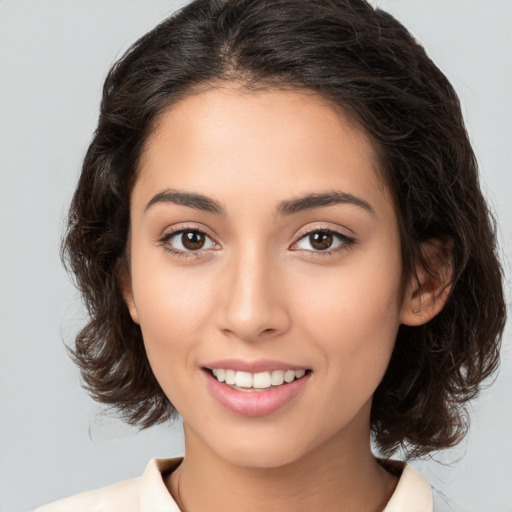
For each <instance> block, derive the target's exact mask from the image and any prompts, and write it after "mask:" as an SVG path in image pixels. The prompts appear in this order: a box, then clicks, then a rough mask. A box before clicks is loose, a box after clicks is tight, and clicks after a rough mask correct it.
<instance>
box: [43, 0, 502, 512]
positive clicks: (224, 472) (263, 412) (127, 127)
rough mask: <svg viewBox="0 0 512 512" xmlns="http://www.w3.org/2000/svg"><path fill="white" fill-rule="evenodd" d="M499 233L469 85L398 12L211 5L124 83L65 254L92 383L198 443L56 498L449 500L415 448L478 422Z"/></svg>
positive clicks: (442, 442)
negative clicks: (403, 459)
mask: <svg viewBox="0 0 512 512" xmlns="http://www.w3.org/2000/svg"><path fill="white" fill-rule="evenodd" d="M494 248H495V238H494V232H493V225H492V222H491V219H490V217H489V214H488V211H487V207H486V204H485V201H484V199H483V198H482V195H481V193H480V189H479V186H478V177H477V170H476V163H475V158H474V154H473V152H472V149H471V146H470V144H469V141H468V138H467V135H466V132H465V130H464V126H463V121H462V116H461V113H460V108H459V104H458V100H457V97H456V95H455V93H454V91H453V89H452V88H451V86H450V84H449V83H448V81H447V80H446V78H445V77H444V76H443V75H442V73H441V72H440V71H439V70H438V69H437V68H436V67H435V65H434V64H433V63H432V62H431V61H430V60H429V59H428V57H427V56H426V55H425V52H424V51H423V49H422V48H421V47H420V46H419V45H418V44H417V43H416V42H415V41H414V40H413V39H412V38H411V36H410V35H409V34H408V33H407V31H406V30H405V29H404V28H403V27H402V26H401V25H400V24H399V23H398V22H397V21H396V20H394V19H393V18H392V17H391V16H389V15H387V14H386V13H384V12H382V11H378V10H377V11H375V10H374V9H373V8H371V7H370V6H369V5H368V4H367V3H366V2H364V1H362V0H361V1H359V0H351V1H347V0H345V1H342V0H338V1H329V2H325V1H299V2H297V1H293V2H291V1H281V0H279V1H265V0H261V1H252V2H249V1H228V2H225V1H196V2H193V3H191V4H189V5H188V6H187V7H185V8H184V9H183V10H181V11H180V12H178V13H176V14H175V15H174V16H172V17H171V18H169V19H168V20H166V21H165V22H163V23H162V24H161V25H159V26H158V27H156V28H155V29H154V30H153V31H151V32H150V33H148V34H147V35H146V36H144V37H143V38H142V39H141V40H139V41H138V42H137V43H136V44H135V45H134V46H133V47H132V48H131V49H130V50H129V51H128V52H127V53H126V54H125V56H124V57H123V58H122V59H121V60H120V61H119V62H118V63H117V64H116V65H115V66H114V67H113V69H112V70H111V72H110V74H109V76H108V77H107V80H106V83H105V88H104V96H103V102H102V109H101V114H100V119H99V124H98V129H97V131H96V134H95V138H94V140H93V141H92V143H91V145H90V147H89V151H88V153H87V155H86V158H85V160H84V165H83V170H82V175H81V178H80V182H79V184H78V188H77V191H76V193H75V196H74V200H73V204H72V207H71V212H70V221H69V230H68V234H67V238H66V242H65V246H64V249H65V254H66V256H67V258H68V262H69V265H70V268H71V269H72V270H73V272H74V273H75V275H76V278H77V282H78V284H79V286H80V289H81V291H82V293H83V295H84V298H85V301H86V304H87V306H88V308H89V313H90V317H91V319H90V322H89V323H88V324H87V325H86V326H85V328H84V329H83V330H82V332H81V333H80V334H79V336H78V338H77V344H76V349H75V353H74V355H75V360H76V362H77V363H78V365H79V366H80V368H81V370H82V375H83V378H84V382H85V383H86V386H87V389H88V390H89V392H90V393H91V394H92V396H93V397H94V398H96V399H97V400H98V401H100V402H102V403H105V404H108V405H111V406H112V407H114V408H117V409H118V410H119V411H121V413H122V414H123V416H124V418H125V419H126V420H127V421H128V422H129V423H131V424H138V425H141V426H142V427H149V426H151V425H154V424H156V423H158V422H162V421H165V420H167V419H169V418H170V417H171V415H173V414H175V413H176V411H178V412H179V414H180V415H181V416H182V418H183V421H184V430H185V445H186V450H185V457H184V459H183V460H181V459H180V460H167V461H153V462H152V463H150V465H149V466H148V469H147V471H146V473H145V474H144V475H143V477H141V478H140V479H135V480H132V481H128V482H123V483H120V484H117V485H115V486H112V487H109V488H105V489H102V490H98V491H91V492H88V493H85V494H83V495H78V496H76V497H72V498H68V499H66V500H63V501H61V502H57V503H56V504H54V505H50V506H48V508H45V507H43V508H42V509H41V510H45V511H46V510H48V511H53V510H79V509H83V510H94V509H95V508H97V507H99V506H102V507H103V509H104V510H168V511H171V510H183V511H188V512H190V511H195V510H219V509H223V510H231V509H233V510H234V509H235V508H236V509H240V508H243V509H244V510H264V509H265V510H266V509H269V508H270V509H273V510H292V509H293V510H308V511H312V510H322V511H327V510H339V509H340V508H342V509H343V510H365V511H366V510H368V511H373V510H375V511H377V510H378V511H380V510H386V511H387V512H390V511H398V510H403V511H406V510H407V511H409V510H415V509H417V510H421V511H423V510H425V511H427V510H433V505H432V491H431V489H430V486H429V485H428V484H427V482H426V481H425V480H423V479H422V477H420V476H419V475H418V474H417V473H415V472H414V471H413V470H412V469H411V468H410V467H409V466H404V465H403V464H401V463H399V462H395V461H393V460H391V456H392V454H393V453H394V452H395V451H396V449H397V448H398V447H402V448H404V449H405V450H406V453H407V454H408V456H410V457H415V456H420V455H425V454H427V453H430V452H432V451H433V450H438V449H442V448H446V447H448V446H453V445H454V444H456V443H457V442H458V441H460V440H461V438H462V437H463V435H464V433H465V429H466V422H465V419H464V409H463V405H464V404H465V403H466V402H467V400H469V399H470V398H472V397H474V396H475V395H476V393H477V392H478V389H479V386H480V384H481V382H482V381H483V380H484V379H485V378H486V377H488V376H489V375H490V374H492V372H493V371H494V370H495V369H496V367H497V364H498V354H499V340H500V336H501V332H502V330H503V324H504V314H505V311H504V309H505V308H504V301H503V293H502V288H501V271H500V266H499V263H498V260H497V258H496V254H495V249H494ZM371 438H373V440H374V441H375V443H376V445H377V447H378V449H379V452H380V453H379V457H378V458H377V457H375V456H374V455H373V453H372V451H371V449H370V440H371ZM436 510H437V509H436Z"/></svg>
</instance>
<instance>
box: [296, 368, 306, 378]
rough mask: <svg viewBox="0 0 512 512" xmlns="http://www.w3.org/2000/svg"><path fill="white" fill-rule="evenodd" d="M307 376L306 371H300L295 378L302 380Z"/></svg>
mask: <svg viewBox="0 0 512 512" xmlns="http://www.w3.org/2000/svg"><path fill="white" fill-rule="evenodd" d="M304 375H306V370H298V371H296V372H295V378H296V379H300V378H301V377H304Z"/></svg>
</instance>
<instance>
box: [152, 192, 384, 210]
mask: <svg viewBox="0 0 512 512" xmlns="http://www.w3.org/2000/svg"><path fill="white" fill-rule="evenodd" d="M158 203H174V204H178V205H183V206H188V207H190V208H195V209H197V210H201V211H205V212H208V213H214V214H217V215H223V216H225V215H226V211H225V209H224V208H223V207H222V205H221V204H220V203H219V202H218V201H216V200H214V199H211V198H210V197H208V196H205V195H203V194H196V193H194V192H183V191H179V190H172V189H169V190H164V191H163V192H160V193H158V194H156V195H155V196H153V197H152V198H151V200H150V201H149V202H148V204H147V205H146V208H145V210H148V209H149V208H150V207H151V206H153V205H155V204H158ZM337 204H351V205H354V206H358V207H360V208H362V209H364V210H366V211H368V212H370V213H372V214H375V210H374V209H373V208H372V206H371V205H370V204H369V203H368V202H367V201H365V200H364V199H361V198H359V197H356V196H354V195H352V194H347V193H346V192H342V191H340V190H330V191H328V192H324V193H318V194H307V195H305V196H302V197H299V198H297V199H291V200H286V201H282V202H281V203H279V205H278V207H277V209H276V212H277V214H278V215H282V216H286V215H292V214H294V213H298V212H301V211H305V210H312V209H314V208H320V207H323V206H333V205H337Z"/></svg>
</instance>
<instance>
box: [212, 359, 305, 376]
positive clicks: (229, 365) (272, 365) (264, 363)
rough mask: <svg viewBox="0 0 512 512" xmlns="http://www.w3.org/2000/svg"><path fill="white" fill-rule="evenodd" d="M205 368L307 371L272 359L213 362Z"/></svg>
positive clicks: (245, 370) (253, 371)
mask: <svg viewBox="0 0 512 512" xmlns="http://www.w3.org/2000/svg"><path fill="white" fill-rule="evenodd" d="M204 368H208V369H209V370H214V369H218V368H222V369H224V370H235V371H239V372H249V373H260V372H270V371H273V370H284V371H286V370H293V371H298V370H307V369H308V368H306V367H305V366H301V365H296V364H290V363H285V362H283V361H275V360H271V359H257V360H254V361H245V360H243V359H222V360H218V361H211V362H209V363H207V364H205V365H204Z"/></svg>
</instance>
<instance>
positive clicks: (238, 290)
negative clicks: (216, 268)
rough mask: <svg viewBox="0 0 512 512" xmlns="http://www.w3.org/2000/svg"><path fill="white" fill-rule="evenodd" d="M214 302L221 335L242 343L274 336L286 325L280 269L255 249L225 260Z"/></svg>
mask: <svg viewBox="0 0 512 512" xmlns="http://www.w3.org/2000/svg"><path fill="white" fill-rule="evenodd" d="M218 305H219V308H220V312H219V313H220V315H219V318H220V328H221V330H222V331H223V332H224V334H226V335H228V336H234V337H236V338H239V339H240V340H243V341H246V342H255V341H259V340H262V339H267V338H273V337H276V336H278V335H279V334H282V333H284V332H286V330H287V329H288V328H289V326H290V317H289V312H288V310H287V307H286V305H287V300H286V286H284V279H283V276H282V272H280V271H279V268H277V264H276V262H273V261H272V260H271V258H266V257H265V256H263V255H262V253H261V251H258V250H257V249H256V248H253V249H252V250H251V249H249V250H247V251H244V254H243V255H242V254H240V255H239V256H238V257H236V258H233V260H232V261H231V262H230V263H229V268H227V269H225V272H224V273H223V279H222V289H221V290H220V294H219V303H218Z"/></svg>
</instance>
